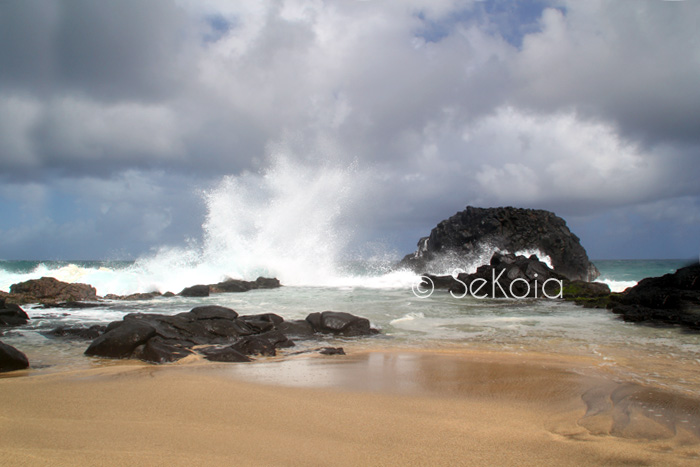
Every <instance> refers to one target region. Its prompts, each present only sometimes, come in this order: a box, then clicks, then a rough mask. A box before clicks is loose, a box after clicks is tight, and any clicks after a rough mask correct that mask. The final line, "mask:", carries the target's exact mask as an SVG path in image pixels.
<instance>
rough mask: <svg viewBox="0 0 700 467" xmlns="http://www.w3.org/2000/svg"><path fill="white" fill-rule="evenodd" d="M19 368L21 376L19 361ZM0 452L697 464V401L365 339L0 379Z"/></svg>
mask: <svg viewBox="0 0 700 467" xmlns="http://www.w3.org/2000/svg"><path fill="white" fill-rule="evenodd" d="M22 373H24V375H23V374H22ZM0 393H1V394H3V399H4V401H3V407H2V409H1V410H0V464H2V465H697V462H698V461H699V459H700V444H699V441H700V428H699V427H700V409H699V408H698V407H700V404H698V401H697V400H694V399H693V398H691V397H688V396H682V395H677V394H671V393H668V392H664V391H661V390H658V389H653V388H648V387H643V386H639V385H636V384H632V383H625V382H621V381H615V380H614V379H613V378H611V377H608V376H606V375H603V374H596V373H595V372H591V371H589V369H588V368H587V366H586V364H585V362H580V361H579V362H577V361H573V359H569V361H566V360H563V359H561V358H558V357H556V356H542V357H534V358H533V356H529V357H524V356H513V355H508V354H494V355H489V354H474V355H469V354H436V353H423V352H398V351H397V352H367V353H362V354H357V355H351V356H348V357H328V358H308V357H307V358H300V359H289V360H285V361H271V362H269V363H255V364H233V365H222V364H210V363H202V362H198V361H186V362H183V363H181V364H176V365H163V366H150V365H145V364H139V363H130V362H125V363H124V364H116V365H111V366H104V367H98V368H93V369H88V370H78V371H65V372H59V373H43V374H42V373H41V372H40V371H34V372H31V371H30V372H29V373H28V374H27V373H26V372H19V373H15V374H13V375H9V376H5V377H2V378H0Z"/></svg>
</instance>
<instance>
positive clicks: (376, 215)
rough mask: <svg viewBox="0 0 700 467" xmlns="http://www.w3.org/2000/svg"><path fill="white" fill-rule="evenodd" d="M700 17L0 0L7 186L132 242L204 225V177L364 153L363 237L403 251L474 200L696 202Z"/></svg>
mask: <svg viewBox="0 0 700 467" xmlns="http://www.w3.org/2000/svg"><path fill="white" fill-rule="evenodd" d="M699 15H700V6H698V4H697V3H695V2H651V1H649V2H646V1H645V2H633V3H631V2H614V1H603V0H595V1H588V2H580V1H576V2H574V1H568V0H551V1H540V2H530V3H528V5H527V6H524V4H523V3H522V2H514V1H505V0H488V1H458V0H441V1H438V2H428V1H424V0H411V1H409V2H360V1H348V2H323V1H302V0H287V1H282V2H279V1H261V2H227V1H217V0H207V1H204V2H199V1H197V2H195V1H189V0H188V1H178V2H175V1H164V0H163V1H154V2H148V4H147V5H144V4H143V2H137V1H125V2H106V3H105V2H98V3H95V2H90V1H67V0H66V1H59V2H41V1H26V2H3V3H2V4H0V41H1V42H2V43H3V44H11V46H10V47H3V48H2V49H1V50H0V164H1V165H2V171H0V180H2V182H3V183H5V184H9V183H13V184H15V185H13V186H16V187H18V188H17V190H19V191H22V190H21V188H20V186H26V187H29V188H27V190H28V192H29V191H31V190H34V189H36V187H40V188H39V189H40V190H43V191H44V192H45V193H47V195H46V196H47V198H48V199H49V200H53V201H50V202H49V204H50V205H51V209H48V208H47V209H46V210H44V211H43V212H44V215H45V217H46V218H47V219H49V220H50V221H51V222H53V224H51V222H48V223H44V224H42V223H41V222H40V221H39V219H40V218H41V217H40V216H38V217H35V220H36V225H44V227H42V229H43V230H42V231H43V232H45V233H48V232H49V230H50V227H49V226H54V227H55V226H57V225H64V224H66V223H69V222H71V221H74V220H75V221H77V220H80V221H85V222H86V224H85V227H86V229H87V230H89V231H90V232H91V233H90V234H89V235H88V234H86V235H85V241H84V243H93V244H95V245H96V244H97V242H103V241H104V239H108V241H106V242H105V243H104V245H105V248H117V246H118V245H119V244H120V242H122V243H123V244H125V245H130V247H129V248H127V249H129V250H130V251H137V250H139V249H141V250H143V249H146V248H148V247H147V245H153V244H157V243H159V242H160V241H163V242H174V241H177V238H183V237H185V236H189V235H191V234H192V233H193V231H194V227H193V225H194V226H195V227H196V223H193V222H189V221H187V220H185V218H187V217H188V214H189V217H190V218H193V219H194V218H196V219H200V220H201V219H202V217H203V216H204V213H202V212H201V208H202V205H201V201H200V199H199V195H198V194H196V190H195V189H193V188H192V187H206V186H213V185H216V183H217V182H218V180H220V179H221V178H222V177H223V176H226V175H228V176H230V177H234V178H235V177H246V175H245V174H249V173H255V172H259V171H264V170H265V169H267V168H269V167H270V166H271V165H272V164H274V161H275V159H276V157H277V156H278V155H279V154H280V153H284V154H285V157H287V158H289V160H291V161H297V162H298V163H300V164H311V165H314V164H316V165H318V166H323V164H326V163H328V162H329V161H332V162H333V163H334V164H336V166H338V167H347V166H349V165H351V164H352V163H353V161H355V163H356V164H357V166H358V167H359V168H360V169H359V170H358V171H357V172H356V176H357V177H361V178H362V180H361V183H360V184H361V186H362V187H363V189H362V191H361V192H358V193H356V194H355V196H356V197H357V200H356V201H355V202H354V203H353V204H352V206H351V207H348V212H350V213H351V214H352V216H354V217H353V218H354V219H355V222H357V223H358V227H357V229H356V230H357V231H358V232H360V234H359V235H360V236H361V237H364V238H368V239H377V238H379V237H381V236H388V237H392V238H398V237H400V238H401V239H400V240H399V241H400V242H402V243H401V244H402V245H405V244H407V242H408V240H405V239H404V237H406V238H409V237H410V238H411V240H410V244H411V245H412V244H413V243H414V242H415V240H414V239H413V236H414V235H415V232H418V231H422V232H423V233H427V230H428V229H429V228H430V227H432V225H434V223H435V222H437V221H439V220H440V219H442V218H444V217H446V216H448V215H451V214H453V213H454V212H455V211H457V210H458V209H461V208H463V207H464V205H466V204H469V203H472V204H480V205H500V204H513V205H522V206H530V207H540V208H548V209H554V210H556V212H558V213H560V214H561V215H564V216H579V218H581V219H582V218H583V216H590V215H599V216H604V215H605V213H606V212H609V211H610V210H615V209H618V208H620V209H626V208H630V209H635V208H636V207H638V206H641V205H650V206H653V203H654V202H657V201H663V202H664V203H669V205H677V206H683V205H684V203H687V201H683V200H687V199H697V198H698V197H700V192H699V190H698V184H697V182H696V181H697V179H698V176H700V165H699V164H698V162H697V160H696V159H697V157H696V154H697V152H698V150H699V149H700V139H698V138H699V137H698V132H697V128H700V112H698V110H697V109H699V108H700V91H698V87H697V85H696V83H697V82H698V81H700V60H698V52H697V50H700V49H699V48H698V47H696V45H697V32H696V28H697V24H696V23H697V18H698V16H699ZM171 184H175V185H174V186H184V187H186V189H185V190H184V191H182V192H178V191H177V190H176V189H175V188H174V186H173V185H171ZM88 187H89V189H88ZM148 187H150V189H149V188H148ZM2 193H5V194H2ZM0 196H1V197H0V211H2V210H4V211H6V212H8V213H9V212H11V213H13V214H17V210H16V209H15V208H14V207H12V206H10V204H11V203H13V202H14V201H13V199H12V198H11V197H10V195H8V194H6V191H3V192H0ZM134 196H136V197H137V198H138V201H137V200H135V199H134ZM28 199H29V198H28ZM37 203H39V201H37ZM178 203H179V205H178ZM2 204H4V205H5V206H4V208H3V206H2ZM180 206H181V207H180ZM78 207H80V209H85V211H84V212H79V211H80V209H78ZM184 209H189V210H191V212H189V213H188V214H184V213H182V212H181V211H182V210H184ZM35 210H39V208H36V209H35ZM197 210H198V211H197ZM652 210H653V209H652ZM195 211H197V212H196V213H195ZM108 214H109V215H108ZM639 215H640V216H646V217H645V218H648V219H650V220H653V217H652V215H651V212H650V211H649V210H647V211H644V210H642V211H639ZM600 218H601V219H602V217H600ZM110 219H111V220H110ZM27 222H29V221H27ZM119 222H125V223H126V224H124V225H129V226H132V227H133V229H131V230H129V229H130V228H131V227H129V228H126V227H124V225H121V224H119ZM656 222H662V220H659V219H657V220H656ZM26 225H27V226H30V223H27V224H26ZM37 228H38V227H37ZM40 230H41V229H40ZM178 233H179V235H178ZM16 238H19V237H16ZM18 241H19V240H18ZM25 243H26V244H27V245H29V244H30V242H29V241H27V242H25ZM132 247H133V248H132ZM402 248H403V247H402ZM98 249H99V247H97V246H95V251H97V250H98ZM0 254H2V250H0Z"/></svg>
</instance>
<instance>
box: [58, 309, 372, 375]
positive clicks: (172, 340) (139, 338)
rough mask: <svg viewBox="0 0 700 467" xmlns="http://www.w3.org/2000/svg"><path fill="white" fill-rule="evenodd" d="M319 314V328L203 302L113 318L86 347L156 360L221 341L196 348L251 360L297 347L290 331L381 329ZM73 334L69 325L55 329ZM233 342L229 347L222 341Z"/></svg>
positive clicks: (363, 321) (223, 358)
mask: <svg viewBox="0 0 700 467" xmlns="http://www.w3.org/2000/svg"><path fill="white" fill-rule="evenodd" d="M315 316H318V320H317V326H318V328H317V330H314V328H313V326H312V325H311V324H310V323H309V322H307V321H292V322H286V321H284V319H283V318H282V317H281V316H279V315H276V314H274V313H263V314H258V315H247V316H239V315H238V313H236V312H235V311H234V310H232V309H230V308H226V307H221V306H200V307H196V308H193V309H192V310H190V311H188V312H184V313H179V314H177V315H162V314H155V313H130V314H128V315H126V316H124V318H123V319H122V320H121V321H114V322H112V323H110V324H109V325H108V326H107V327H106V329H105V330H104V334H102V335H101V336H99V337H97V338H96V339H95V340H94V341H93V342H92V344H90V346H89V347H88V349H87V350H86V351H85V353H86V354H87V355H94V356H101V357H110V358H139V359H141V360H144V361H148V362H153V363H163V362H169V361H175V360H177V359H180V358H182V357H184V356H187V355H189V354H190V353H192V351H191V350H190V349H192V348H193V347H195V346H210V347H211V346H217V347H216V348H205V349H203V350H197V351H198V352H201V353H202V354H203V355H205V356H206V357H207V358H208V359H209V360H215V361H248V360H247V359H242V358H241V356H244V357H245V355H267V356H273V355H275V354H276V351H277V349H280V348H285V347H292V346H294V345H295V344H294V341H292V340H291V339H289V338H288V337H287V335H286V332H287V331H291V332H290V333H291V334H299V335H302V336H304V337H308V336H311V335H314V333H315V332H323V333H332V334H335V335H341V336H360V335H369V334H376V333H377V332H378V331H376V330H374V329H371V328H370V326H369V321H368V320H366V319H365V318H360V317H358V316H354V315H351V314H349V313H336V312H329V311H327V312H323V313H315V314H314V313H312V314H311V315H309V318H308V319H311V320H312V321H313V320H314V317H315ZM54 332H55V334H57V335H64V334H68V332H67V331H66V330H65V329H59V330H55V331H54ZM225 344H229V345H228V347H225V348H220V347H219V346H221V345H225Z"/></svg>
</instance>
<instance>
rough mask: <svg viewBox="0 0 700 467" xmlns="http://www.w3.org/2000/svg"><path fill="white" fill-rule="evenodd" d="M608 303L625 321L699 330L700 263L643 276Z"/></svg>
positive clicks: (613, 296) (612, 297)
mask: <svg viewBox="0 0 700 467" xmlns="http://www.w3.org/2000/svg"><path fill="white" fill-rule="evenodd" d="M608 306H609V308H611V310H612V311H613V313H617V314H619V315H621V316H622V318H623V319H624V320H625V321H630V322H636V323H639V322H644V323H649V324H654V323H657V324H658V323H665V324H677V325H681V326H684V327H686V328H689V329H694V330H700V264H695V265H692V266H687V267H685V268H681V269H679V270H678V271H676V272H675V273H673V274H666V275H664V276H661V277H650V278H647V279H643V280H641V281H639V283H638V284H637V285H635V286H634V287H631V288H629V289H627V290H626V291H625V292H623V293H622V294H614V295H612V296H611V303H610V305H608Z"/></svg>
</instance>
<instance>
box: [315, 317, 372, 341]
mask: <svg viewBox="0 0 700 467" xmlns="http://www.w3.org/2000/svg"><path fill="white" fill-rule="evenodd" d="M306 321H307V322H308V323H309V324H310V325H311V327H312V328H313V329H314V331H316V332H321V333H326V334H337V335H341V336H368V335H371V334H376V333H377V332H378V331H377V330H376V329H372V328H371V327H370V324H369V320H368V319H367V318H360V317H359V316H355V315H352V314H350V313H344V312H338V311H324V312H322V313H311V314H309V316H307V317H306Z"/></svg>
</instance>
